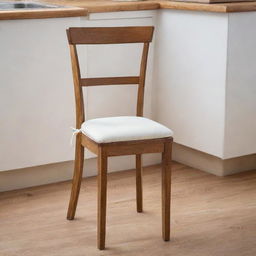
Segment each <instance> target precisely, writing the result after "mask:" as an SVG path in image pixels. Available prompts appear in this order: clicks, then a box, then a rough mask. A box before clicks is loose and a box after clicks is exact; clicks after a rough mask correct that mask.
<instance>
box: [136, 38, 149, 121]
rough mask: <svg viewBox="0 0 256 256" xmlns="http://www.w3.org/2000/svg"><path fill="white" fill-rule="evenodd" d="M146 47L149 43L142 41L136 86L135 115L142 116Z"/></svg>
mask: <svg viewBox="0 0 256 256" xmlns="http://www.w3.org/2000/svg"><path fill="white" fill-rule="evenodd" d="M148 49H149V43H144V46H143V52H142V58H141V64H140V76H139V86H138V95H137V116H143V109H144V91H145V79H146V70H147V60H148Z"/></svg>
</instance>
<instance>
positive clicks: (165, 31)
mask: <svg viewBox="0 0 256 256" xmlns="http://www.w3.org/2000/svg"><path fill="white" fill-rule="evenodd" d="M255 21H256V13H255V12H250V13H232V14H223V13H208V12H188V11H179V10H161V11H160V12H159V13H158V22H157V34H156V35H155V36H156V37H157V41H156V48H155V74H154V83H155V84H156V86H155V87H154V91H153V94H154V95H155V98H154V107H153V109H154V117H155V119H157V121H159V122H162V123H163V124H165V125H167V126H169V127H171V128H172V129H173V130H174V141H175V142H177V143H179V144H182V145H185V146H187V147H190V148H193V149H196V150H199V151H202V152H206V153H208V154H210V155H214V156H217V157H219V158H221V159H228V158H233V157H238V156H242V155H248V154H254V153H255V152H256V133H255V131H256V118H255V113H256V100H255V99H256V86H255V81H256V72H255V70H256V53H255V50H254V48H255V44H256V36H255V33H254V32H253V30H254V26H253V24H254V23H255Z"/></svg>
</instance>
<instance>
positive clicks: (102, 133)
mask: <svg viewBox="0 0 256 256" xmlns="http://www.w3.org/2000/svg"><path fill="white" fill-rule="evenodd" d="M80 131H81V132H82V133H83V134H85V135H86V136H88V137H89V138H90V139H92V140H93V141H95V142H97V143H109V142H117V141H131V140H145V139H157V138H165V137H170V136H172V135H173V132H172V131H171V130H170V129H168V128H167V127H165V126H163V125H161V124H159V123H157V122H155V121H152V120H150V119H148V118H145V117H137V116H118V117H105V118H96V119H91V120H87V121H85V122H84V123H83V124H82V126H81V130H80Z"/></svg>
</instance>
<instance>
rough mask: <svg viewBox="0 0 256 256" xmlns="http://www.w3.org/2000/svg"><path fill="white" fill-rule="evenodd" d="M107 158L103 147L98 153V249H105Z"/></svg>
mask: <svg viewBox="0 0 256 256" xmlns="http://www.w3.org/2000/svg"><path fill="white" fill-rule="evenodd" d="M107 169H108V157H107V154H106V151H105V149H104V147H99V153H98V224H97V228H98V232H97V234H98V238H97V244H98V249H100V250H103V249H105V239H106V207H107Z"/></svg>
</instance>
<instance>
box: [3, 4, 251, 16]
mask: <svg viewBox="0 0 256 256" xmlns="http://www.w3.org/2000/svg"><path fill="white" fill-rule="evenodd" d="M5 2H6V1H5ZM17 2H18V1H17ZM33 2H35V1H33ZM38 2H44V3H48V4H56V5H60V8H55V9H37V10H20V9H18V10H17V9H16V10H0V20H6V19H35V18H38V19H40V18H57V17H75V16H86V15H87V14H88V13H103V12H120V11H140V10H156V9H174V10H190V11H204V12H219V13H228V12H249V11H256V3H255V2H236V3H235V2H234V3H214V4H207V3H191V2H176V1H166V0H160V1H159V0H158V1H109V0H74V1H72V0H42V1H38Z"/></svg>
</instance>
